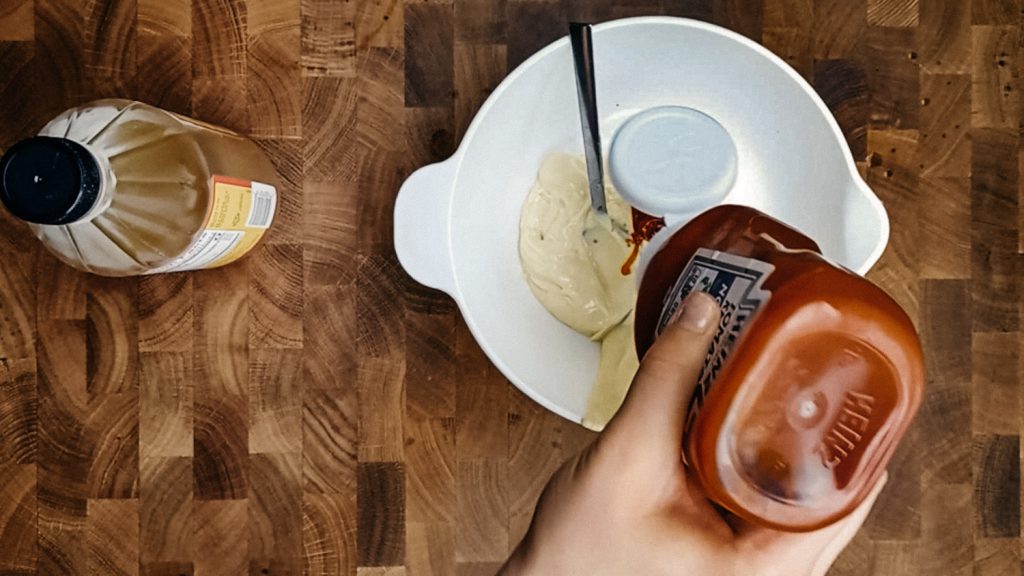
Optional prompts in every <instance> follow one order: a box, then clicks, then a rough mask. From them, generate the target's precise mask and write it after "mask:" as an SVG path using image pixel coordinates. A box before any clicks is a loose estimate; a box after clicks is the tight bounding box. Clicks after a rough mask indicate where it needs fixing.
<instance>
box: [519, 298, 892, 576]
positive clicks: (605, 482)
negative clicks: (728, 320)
mask: <svg viewBox="0 0 1024 576" xmlns="http://www.w3.org/2000/svg"><path fill="white" fill-rule="evenodd" d="M719 315H720V311H719V309H718V306H717V304H716V303H715V301H714V300H713V299H712V298H711V297H710V296H708V295H706V294H703V293H700V292H696V293H693V294H691V295H690V296H689V297H688V298H687V300H686V301H685V303H684V305H683V307H682V310H681V311H680V312H679V313H678V314H677V317H676V318H674V319H673V321H672V323H671V324H670V326H669V327H667V328H666V330H665V332H663V333H662V334H661V336H659V337H658V339H657V341H656V342H655V343H654V345H653V346H652V347H651V349H650V350H649V351H648V352H647V354H646V356H645V357H644V359H643V362H641V365H640V370H639V371H638V372H637V375H636V378H635V379H634V380H633V385H632V388H631V389H630V391H629V394H628V395H627V397H626V400H625V402H624V403H623V405H622V408H621V409H620V410H619V412H618V413H617V414H616V415H615V417H614V418H613V419H612V421H611V422H610V423H609V424H608V427H607V428H605V431H604V432H603V433H602V434H601V435H600V436H599V437H598V439H597V440H596V441H595V442H594V443H593V444H592V445H591V446H590V447H589V448H587V449H586V450H584V451H583V452H582V453H581V454H580V455H578V456H577V457H575V458H573V459H570V460H569V461H568V462H566V463H565V464H564V465H563V466H562V467H561V469H559V471H558V472H556V473H555V475H554V476H553V477H552V478H551V480H550V481H549V482H548V485H547V487H546V488H545V489H544V492H543V493H542V494H541V497H540V500H539V501H538V503H537V509H536V511H535V512H534V517H533V523H532V525H531V526H530V529H529V531H528V532H527V534H526V536H525V537H524V538H523V541H522V542H521V543H520V544H519V546H518V548H517V549H516V551H515V552H514V553H513V554H512V556H511V557H510V558H509V560H508V562H507V563H506V564H505V566H504V567H503V568H502V570H501V572H500V573H499V574H501V575H503V576H534V575H548V574H550V575H559V576H562V575H581V576H601V575H615V576H619V575H627V574H644V575H645V576H646V575H661V574H665V575H677V576H678V575H690V574H699V575H702V576H703V575H713V576H822V575H824V574H825V573H826V572H827V571H828V569H829V567H830V566H831V565H832V563H833V562H834V561H835V559H836V557H837V556H839V553H840V552H841V551H842V550H843V548H845V547H846V545H847V544H848V543H849V542H850V540H851V539H852V538H853V536H854V535H855V534H856V533H857V530H858V529H859V528H860V526H861V524H863V522H864V519H865V518H866V517H867V515H868V512H869V511H870V510H871V506H872V505H873V504H874V502H875V500H876V499H877V497H878V494H879V492H881V489H882V486H883V485H884V484H885V480H886V477H885V476H883V477H882V479H881V480H880V481H879V482H878V484H877V485H876V486H875V487H874V489H873V490H872V492H871V494H870V495H869V496H868V498H867V499H865V501H864V502H863V503H862V504H861V505H860V506H859V507H858V508H857V509H856V510H854V511H853V512H852V513H851V514H850V515H849V516H847V517H845V518H843V519H842V520H840V521H838V522H836V523H834V524H832V525H830V526H827V527H825V528H822V529H820V530H817V531H814V532H808V533H802V534H796V533H785V532H778V531H775V530H770V529H768V528H763V527H759V526H752V525H749V524H746V523H743V522H740V521H738V520H737V519H735V518H732V519H730V521H729V522H727V521H726V520H725V519H724V518H723V517H722V515H721V514H719V513H718V512H717V511H716V510H715V509H714V508H713V507H712V506H711V504H710V503H709V502H708V501H707V500H706V499H705V497H704V495H703V494H702V493H701V491H700V488H699V485H698V484H697V483H696V482H695V481H694V480H693V479H692V477H691V476H690V475H689V474H688V472H687V470H686V467H685V466H684V465H683V463H682V460H681V457H680V455H681V449H682V438H683V416H682V415H683V411H684V408H685V406H686V405H687V403H688V401H689V398H690V395H691V394H692V393H693V389H694V387H695V385H696V382H697V378H698V376H699V374H700V369H701V366H702V364H703V361H704V356H705V354H706V353H707V350H708V347H709V346H710V343H711V338H712V336H713V335H714V332H715V327H716V326H717V325H718V320H719Z"/></svg>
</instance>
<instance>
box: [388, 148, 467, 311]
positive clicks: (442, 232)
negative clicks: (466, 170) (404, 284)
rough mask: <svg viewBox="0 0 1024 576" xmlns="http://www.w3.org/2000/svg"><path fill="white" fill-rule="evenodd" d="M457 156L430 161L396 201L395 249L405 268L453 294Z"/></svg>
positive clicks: (417, 172) (405, 185)
mask: <svg viewBox="0 0 1024 576" xmlns="http://www.w3.org/2000/svg"><path fill="white" fill-rule="evenodd" d="M454 166H455V162H454V160H453V159H449V160H447V161H445V162H440V163H437V164H430V165H427V166H424V167H422V168H420V169H419V170H417V171H415V172H413V173H412V175H411V176H409V177H408V178H407V179H406V180H405V182H404V183H402V187H401V189H400V190H399V191H398V198H397V199H396V200H395V252H396V253H397V254H398V261H399V262H401V264H402V267H403V268H405V271H406V272H408V273H409V275H410V276H412V277H413V278H414V279H415V280H416V281H417V282H419V283H421V284H424V285H426V286H430V287H431V288H437V289H438V290H443V291H444V292H447V293H449V294H451V293H452V292H453V290H454V289H455V278H454V276H453V274H452V264H451V247H450V245H449V224H450V216H451V200H452V186H453V185H454V184H455V183H454V173H455V170H454Z"/></svg>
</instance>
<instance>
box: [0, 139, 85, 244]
mask: <svg viewBox="0 0 1024 576" xmlns="http://www.w3.org/2000/svg"><path fill="white" fill-rule="evenodd" d="M100 183H101V177H100V167H99V163H98V162H97V161H96V158H95V157H94V156H93V155H92V153H91V152H89V151H88V150H87V149H86V148H85V147H84V146H82V145H81V144H79V143H78V142H75V141H73V140H69V139H67V138H53V137H49V136H36V137H33V138H29V139H27V140H22V141H21V142H18V143H17V144H15V145H14V146H12V147H11V148H10V149H9V150H8V151H7V152H6V153H5V154H4V155H3V158H2V159H0V202H3V204H4V206H6V207H7V210H9V211H10V212H11V214H13V215H14V216H16V217H18V218H20V219H22V220H25V221H27V222H33V223H36V224H48V225H60V224H69V223H71V222H74V221H76V220H78V219H79V218H81V217H82V216H84V215H85V214H86V213H87V212H88V211H89V209H90V208H92V206H93V204H95V203H96V199H97V198H98V197H99V194H100Z"/></svg>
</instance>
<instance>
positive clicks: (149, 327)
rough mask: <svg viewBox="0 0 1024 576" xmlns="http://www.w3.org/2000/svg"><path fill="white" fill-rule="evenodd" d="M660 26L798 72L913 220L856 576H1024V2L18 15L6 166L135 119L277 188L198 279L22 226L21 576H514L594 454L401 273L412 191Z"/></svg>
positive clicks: (9, 556)
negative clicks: (920, 387)
mask: <svg viewBox="0 0 1024 576" xmlns="http://www.w3.org/2000/svg"><path fill="white" fill-rule="evenodd" d="M643 14H673V15H679V16H687V17H692V18H697V19H701V20H706V21H711V22H715V23H717V24H720V25H723V26H726V27H729V28H731V29H734V30H736V31H738V32H740V33H742V34H745V35H747V36H749V37H750V38H752V39H753V40H755V41H758V42H761V43H762V44H764V45H765V46H767V47H768V48H769V49H771V50H773V51H775V52H776V53H777V54H778V55H779V56H781V57H782V58H783V59H785V60H786V61H787V62H789V63H790V65H792V66H793V67H794V68H795V69H796V70H797V71H798V72H799V73H800V74H802V75H803V76H804V77H806V78H807V79H808V80H809V81H810V82H811V83H812V84H813V86H814V87H815V88H816V89H817V90H818V91H819V92H820V94H821V96H822V98H823V99H824V101H825V102H826V103H827V104H828V106H829V107H830V108H831V109H832V111H833V112H834V114H835V116H836V118H837V120H838V121H839V124H840V126H841V127H842V129H843V132H844V134H845V135H846V138H847V140H848V141H849V143H850V146H851V149H852V150H853V153H854V156H855V158H856V160H857V161H858V165H859V166H860V168H861V170H862V173H863V174H864V175H865V176H866V178H867V181H868V182H869V184H870V185H871V187H872V188H873V189H874V190H875V191H876V192H877V193H878V195H879V196H880V197H881V198H882V200H883V201H884V203H885V205H886V207H887V208H888V210H889V215H890V218H891V221H892V237H891V240H890V244H889V248H888V250H887V251H886V253H885V255H884V257H883V258H882V260H881V262H880V263H879V264H878V266H877V267H876V268H875V270H874V271H873V272H872V274H871V277H872V278H873V279H874V280H875V281H876V282H878V283H880V284H881V285H882V286H883V287H884V288H885V289H886V290H888V291H889V292H890V293H891V294H892V295H893V296H894V297H895V298H896V299H897V300H898V301H899V302H900V303H901V304H902V305H903V306H904V307H905V308H906V309H907V310H908V312H909V313H910V314H911V316H912V317H913V318H914V320H915V321H916V322H917V326H918V328H919V330H920V332H921V335H922V338H923V341H924V345H925V347H926V352H927V362H928V374H929V378H928V392H927V395H926V398H925V401H924V405H923V407H922V409H921V412H920V416H919V417H918V419H917V420H916V422H915V424H914V426H913V428H912V430H911V432H910V435H909V438H908V441H907V442H906V443H905V444H904V445H903V446H902V447H901V448H900V451H899V452H898V454H897V456H896V458H895V459H894V461H893V463H892V465H891V467H890V472H891V480H890V482H889V486H888V487H887V489H886V491H885V492H884V493H883V495H882V497H881V500H880V501H879V503H878V505H877V506H876V508H875V511H874V512H873V514H872V516H871V518H870V519H869V521H868V522H867V524H866V525H865V528H864V529H863V530H862V531H861V532H860V534H859V535H858V536H857V538H856V539H855V540H854V542H853V544H852V545H851V546H850V547H849V548H848V549H847V550H846V552H845V553H844V554H843V555H842V557H841V558H840V559H839V561H838V562H837V563H836V565H835V566H834V568H833V570H832V574H834V575H837V576H843V575H851V576H852V575H864V574H878V575H916V574H921V575H943V576H945V575H974V576H981V575H984V576H1020V575H1021V574H1022V556H1021V554H1022V542H1021V521H1020V512H1021V497H1020V494H1021V485H1020V470H1021V457H1020V454H1021V452H1020V450H1021V447H1020V444H1021V443H1020V434H1021V427H1022V417H1021V414H1022V412H1021V409H1022V406H1021V401H1022V400H1021V384H1022V382H1021V380H1020V368H1019V367H1020V356H1021V338H1020V330H1021V319H1020V317H1021V314H1022V308H1021V300H1022V299H1021V295H1022V294H1021V293H1020V291H1021V290H1022V288H1021V287H1018V282H1019V280H1018V278H1019V277H1020V272H1021V271H1019V270H1018V266H1020V264H1019V262H1020V261H1021V254H1022V252H1024V234H1022V231H1024V208H1022V206H1021V204H1020V188H1021V177H1020V171H1021V167H1022V166H1024V155H1022V154H1021V152H1020V133H1021V132H1020V131H1021V126H1022V124H1021V121H1022V117H1024V109H1022V100H1021V92H1024V85H1022V82H1021V71H1022V66H1024V59H1022V54H1021V46H1022V43H1024V37H1022V28H1021V18H1022V14H1024V4H1022V3H1021V1H1020V0H973V1H970V0H643V1H637V2H633V1H628V0H447V1H445V0H440V1H434V0H429V1H428V0H422V1H420V0H81V1H79V0H0V74H2V79H0V149H4V148H6V147H8V146H10V145H11V144H12V143H13V142H15V141H17V140H18V139H21V138H24V137H27V136H29V135H31V134H33V133H34V132H35V131H37V130H38V129H39V128H40V127H41V126H42V125H43V123H45V122H46V121H47V120H48V119H49V118H51V117H52V116H54V115H56V114H57V113H58V112H60V111H62V110H63V109H65V108H68V107H71V106H73V105H76V104H79V103H82V102H85V101H88V100H90V99H94V98H99V97H112V96H117V97H128V98H136V99H139V100H143V101H146V102H149V103H151V104H155V105H158V106H162V107H164V108H167V109H169V110H173V111H177V112H182V113H186V114H190V115H194V116H196V117H198V118H201V119H203V120H206V121H209V122H213V123H217V124H221V125H224V126H227V127H229V128H232V129H235V130H238V131H241V132H243V133H246V134H249V135H251V136H252V137H253V138H254V139H255V140H256V141H257V142H258V143H259V144H260V145H261V146H262V147H263V148H264V149H265V150H266V151H267V153H268V154H269V155H270V156H271V158H272V159H273V160H274V162H275V164H276V165H277V168H278V170H279V172H280V173H281V176H282V179H283V189H282V191H281V205H280V213H279V216H278V220H277V221H276V223H275V227H274V229H273V231H272V233H271V234H270V236H269V241H268V242H266V243H265V244H263V245H261V246H260V247H259V248H258V249H257V250H256V251H255V253H253V254H251V255H250V256H249V257H248V258H246V259H245V260H244V261H242V262H240V263H238V264H236V265H232V266H230V267H227V268H224V269H220V270H213V271H205V272H199V273H194V274H169V275H167V274H165V275H159V276H152V277H145V278H138V279H125V280H110V279H103V278H98V277H92V276H88V275H83V274H79V273H77V272H75V271H73V270H71V269H69V268H67V267H65V266H62V265H60V264H59V263H58V262H57V261H56V260H55V259H54V258H52V257H51V256H49V255H48V254H47V253H46V252H45V251H44V250H42V249H41V248H40V247H39V245H38V243H37V242H36V241H35V240H34V239H33V238H32V237H31V236H30V234H29V233H28V231H27V230H26V229H25V227H24V226H23V225H21V224H19V223H16V222H14V221H12V220H11V219H10V217H8V216H6V215H4V216H0V263H2V264H0V573H2V574H47V575H49V574H152V575H179V574H197V575H199V574H203V575H231V574H244V573H249V574H267V575H273V574H280V575H284V574H310V575H315V574H349V575H354V574H357V575H359V576H371V575H374V576H376V575H385V574H386V575H399V574H409V575H418V574H438V575H449V574H457V575H470V574H490V573H493V572H494V570H495V569H496V568H497V566H499V565H500V563H501V562H502V560H503V559H504V558H505V557H506V555H507V554H508V552H509V550H510V549H511V548H512V547H513V546H515V544H516V543H517V542H518V540H519V538H520V537H521V536H522V534H523V533H524V531H525V530H526V528H527V526H528V524H529V521H530V517H531V513H532V510H533V506H534V503H535V501H536V498H537V495H538V493H539V491H540V490H541V488H542V487H543V485H544V482H545V480H546V478H547V477H548V475H549V474H550V473H551V472H552V471H553V470H554V469H555V468H556V467H557V466H558V465H559V463H560V462H561V461H562V460H564V459H565V458H566V457H567V456H569V455H570V454H572V453H574V452H576V451H578V450H580V449H581V448H582V447H584V446H585V445H586V444H587V443H588V442H590V441H591V440H592V438H593V436H592V435H591V434H590V433H588V432H586V431H584V430H582V429H581V428H580V427H578V426H576V425H574V424H571V423H569V422H566V421H563V420H561V419H559V418H558V417H556V416H554V415H552V414H550V413H547V412H545V411H544V410H543V409H541V408H540V407H539V406H537V405H535V404H534V403H532V402H531V401H530V400H528V399H527V398H526V397H524V396H523V395H522V394H521V393H519V392H517V391H516V390H515V389H514V388H512V387H511V386H510V385H509V384H508V383H507V382H506V381H505V380H504V379H503V378H502V376H501V375H500V373H499V372H498V371H497V370H496V369H495V368H494V367H493V366H492V365H491V364H490V363H489V362H488V360H487V358H486V357H485V356H484V355H483V353H482V352H481V351H480V349H479V348H478V347H477V345H476V344H475V342H474V340H473V338H472V336H471V334H470V333H469V330H468V329H467V327H466V325H465V324H464V322H463V320H462V319H461V317H460V316H459V314H458V311H457V309H456V307H455V306H454V304H453V303H452V302H451V300H449V299H448V298H447V297H445V296H444V295H442V294H440V293H437V292H434V291H432V290H429V289H426V288H423V287H421V286H418V285H417V284H415V283H414V282H413V281H412V280H410V279H409V278H408V277H407V276H406V275H405V274H404V272H403V271H402V270H401V268H400V266H399V264H398V262H397V260H396V257H395V254H394V250H393V247H392V243H391V237H392V221H391V212H392V208H393V205H394V199H395V195H396V193H397V190H398V187H399V185H400V183H401V182H402V180H403V178H404V177H406V176H407V175H408V174H410V173H411V171H412V170H414V169H415V168H416V167H418V166H420V165H422V164H425V163H429V162H434V161H437V160H441V159H443V158H445V157H447V156H448V155H449V154H451V152H452V151H453V150H454V147H455V146H456V144H457V143H458V141H459V139H460V138H461V137H462V135H463V134H464V133H465V131H466V127H467V126H468V124H469V122H470V120H471V119H472V117H473V114H474V113H475V111H476V110H477V108H478V107H479V106H480V104H481V103H482V102H483V100H484V99H485V98H486V97H487V95H488V94H489V92H490V91H491V90H492V89H493V88H494V87H495V86H496V85H497V84H498V83H499V82H500V81H501V79H502V78H503V77H504V76H505V74H506V73H507V72H508V71H510V70H511V69H513V68H514V67H515V66H516V65H518V64H519V63H520V62H522V61H523V60H524V59H525V58H527V57H528V56H529V55H530V54H532V53H533V52H534V51H536V50H537V49H539V48H541V47H542V46H544V45H545V44H547V43H548V42H550V41H552V40H554V39H556V38H557V37H559V36H561V35H563V33H564V32H565V30H566V26H567V22H568V21H570V20H589V21H603V20H608V19H613V18H619V17H626V16H634V15H643Z"/></svg>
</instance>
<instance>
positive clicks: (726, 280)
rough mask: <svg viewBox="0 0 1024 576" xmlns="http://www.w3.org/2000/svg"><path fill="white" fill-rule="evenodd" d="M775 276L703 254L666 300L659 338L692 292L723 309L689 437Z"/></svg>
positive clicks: (728, 257)
mask: <svg viewBox="0 0 1024 576" xmlns="http://www.w3.org/2000/svg"><path fill="white" fill-rule="evenodd" d="M773 270H775V266H773V265H771V264H769V263H767V262H763V261H761V260H754V259H752V258H744V257H742V256H736V255H734V254H729V253H727V252H719V251H717V250H710V249H707V248H700V249H698V250H697V252H696V254H694V256H693V258H691V259H690V262H689V263H688V264H687V265H686V268H684V269H683V273H682V274H680V275H679V279H678V280H676V283H675V285H674V286H672V290H670V291H669V293H668V296H667V297H666V298H665V303H664V306H663V307H662V310H661V317H659V318H658V329H657V334H658V335H661V333H662V331H663V330H664V329H665V326H667V325H668V321H669V319H671V318H672V315H673V314H675V312H676V310H677V309H678V308H679V306H680V305H681V304H682V302H683V300H685V299H686V296H687V295H688V294H689V293H690V292H692V291H694V290H699V291H701V292H707V293H708V294H710V295H711V296H712V297H713V298H714V299H715V300H716V301H717V302H718V305H719V307H721V309H722V319H721V321H720V322H719V324H718V332H717V333H716V334H715V339H714V341H713V342H712V343H711V347H710V348H709V349H708V355H707V357H705V359H704V368H703V370H701V374H700V379H699V381H698V382H697V388H696V389H695V390H694V393H693V397H692V398H691V399H690V406H689V407H688V408H687V411H686V432H687V433H688V432H689V431H690V428H691V427H692V426H693V422H694V420H695V419H696V417H697V413H698V412H700V409H701V407H702V406H703V405H704V398H705V397H706V396H707V394H708V392H709V391H710V390H711V385H712V383H713V382H714V380H715V377H716V376H717V375H718V371H719V370H720V369H721V367H722V365H723V364H725V360H726V358H728V357H729V353H730V352H731V351H732V348H733V346H734V345H735V344H736V340H737V339H739V337H740V333H741V332H742V331H743V327H744V326H746V324H747V322H749V321H750V319H751V318H753V316H754V314H756V313H757V311H758V310H759V309H760V308H761V306H762V305H764V304H765V303H766V302H768V299H769V298H771V295H772V294H771V292H769V291H767V290H765V289H764V288H762V284H764V281H765V279H766V278H767V277H768V276H769V275H770V274H771V273H772V271H773Z"/></svg>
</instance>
